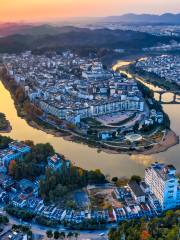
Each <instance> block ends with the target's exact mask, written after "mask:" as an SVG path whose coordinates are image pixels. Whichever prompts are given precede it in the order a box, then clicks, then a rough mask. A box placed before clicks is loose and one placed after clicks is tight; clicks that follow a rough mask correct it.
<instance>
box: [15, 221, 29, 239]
mask: <svg viewBox="0 0 180 240" xmlns="http://www.w3.org/2000/svg"><path fill="white" fill-rule="evenodd" d="M12 231H15V232H23V233H26V234H27V236H28V239H32V231H31V228H30V227H28V226H24V225H16V224H14V225H13V226H12Z"/></svg>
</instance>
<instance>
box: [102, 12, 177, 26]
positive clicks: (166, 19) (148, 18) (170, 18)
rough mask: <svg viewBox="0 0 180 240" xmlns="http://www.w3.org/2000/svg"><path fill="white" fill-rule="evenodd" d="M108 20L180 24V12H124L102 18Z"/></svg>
mask: <svg viewBox="0 0 180 240" xmlns="http://www.w3.org/2000/svg"><path fill="white" fill-rule="evenodd" d="M102 21H107V22H124V23H169V24H180V13H179V14H172V13H165V14H162V15H153V14H140V15H138V14H133V13H129V14H124V15H121V16H109V17H105V18H103V19H102Z"/></svg>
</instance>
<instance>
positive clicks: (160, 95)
mask: <svg viewBox="0 0 180 240" xmlns="http://www.w3.org/2000/svg"><path fill="white" fill-rule="evenodd" d="M162 95H163V94H162V93H159V102H161V101H162Z"/></svg>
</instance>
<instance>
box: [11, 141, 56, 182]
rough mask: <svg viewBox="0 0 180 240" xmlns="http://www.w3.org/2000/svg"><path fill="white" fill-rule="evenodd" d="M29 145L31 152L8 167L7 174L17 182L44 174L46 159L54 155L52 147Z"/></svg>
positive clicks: (47, 145)
mask: <svg viewBox="0 0 180 240" xmlns="http://www.w3.org/2000/svg"><path fill="white" fill-rule="evenodd" d="M26 143H28V144H30V146H31V148H32V151H31V152H30V153H28V154H26V156H25V157H24V159H23V160H16V161H13V162H11V164H10V165H9V174H10V175H11V176H12V177H13V178H15V179H17V180H19V179H22V178H28V179H34V178H36V177H38V176H40V175H41V174H44V173H45V167H46V164H47V157H48V156H51V155H53V154H54V153H55V151H54V149H53V147H52V146H51V145H50V144H49V143H46V144H36V145H34V144H33V143H31V142H26Z"/></svg>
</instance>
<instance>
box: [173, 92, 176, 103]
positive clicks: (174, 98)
mask: <svg viewBox="0 0 180 240" xmlns="http://www.w3.org/2000/svg"><path fill="white" fill-rule="evenodd" d="M173 102H176V93H174V96H173Z"/></svg>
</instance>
